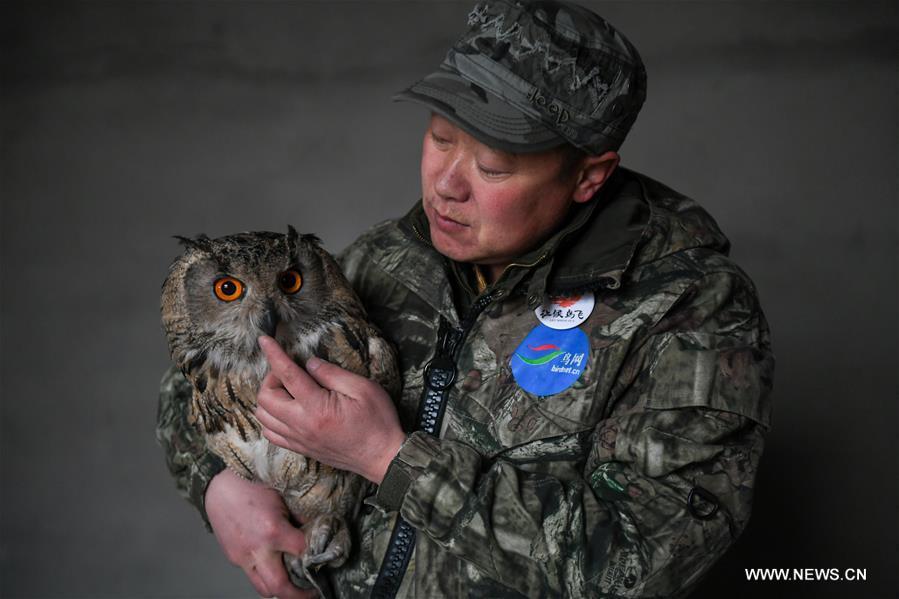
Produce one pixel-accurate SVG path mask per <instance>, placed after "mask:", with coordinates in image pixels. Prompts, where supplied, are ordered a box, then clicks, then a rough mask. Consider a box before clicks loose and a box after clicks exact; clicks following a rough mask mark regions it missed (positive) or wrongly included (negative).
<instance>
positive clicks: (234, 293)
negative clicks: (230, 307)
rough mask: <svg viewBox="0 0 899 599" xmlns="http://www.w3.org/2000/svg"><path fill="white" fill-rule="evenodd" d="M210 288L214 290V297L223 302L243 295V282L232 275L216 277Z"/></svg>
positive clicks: (231, 300)
mask: <svg viewBox="0 0 899 599" xmlns="http://www.w3.org/2000/svg"><path fill="white" fill-rule="evenodd" d="M212 288H213V289H214V290H215V297H217V298H219V299H220V300H222V301H223V302H233V301H234V300H236V299H240V296H242V295H243V283H241V282H240V281H238V280H237V279H235V278H234V277H222V278H220V279H216V281H215V283H214V284H213V286H212Z"/></svg>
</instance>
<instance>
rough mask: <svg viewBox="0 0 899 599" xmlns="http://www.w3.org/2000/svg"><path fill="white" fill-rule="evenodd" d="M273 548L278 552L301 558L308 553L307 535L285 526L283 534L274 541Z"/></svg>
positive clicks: (288, 525)
mask: <svg viewBox="0 0 899 599" xmlns="http://www.w3.org/2000/svg"><path fill="white" fill-rule="evenodd" d="M273 546H274V548H275V549H277V550H278V551H283V552H284V553H287V554H289V555H297V556H299V555H302V554H303V552H304V551H306V535H304V534H303V531H302V530H300V529H299V528H294V527H293V526H291V525H290V524H285V525H284V527H283V531H282V532H281V534H279V535H278V537H277V538H276V539H274V541H273Z"/></svg>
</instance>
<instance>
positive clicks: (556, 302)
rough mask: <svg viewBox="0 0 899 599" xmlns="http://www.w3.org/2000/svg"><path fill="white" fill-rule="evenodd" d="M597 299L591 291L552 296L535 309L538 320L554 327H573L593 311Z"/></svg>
mask: <svg viewBox="0 0 899 599" xmlns="http://www.w3.org/2000/svg"><path fill="white" fill-rule="evenodd" d="M594 304H595V300H594V299H593V294H592V293H590V292H587V293H582V294H581V295H569V296H567V297H566V296H552V297H550V298H549V299H547V301H545V302H543V304H542V305H541V306H539V307H537V309H536V310H534V314H536V315H537V320H539V321H540V322H542V323H543V324H545V325H546V326H548V327H550V328H553V329H573V328H574V327H576V326H578V325H579V324H581V323H582V322H584V321H585V320H587V318H588V317H589V316H590V314H592V313H593V305H594Z"/></svg>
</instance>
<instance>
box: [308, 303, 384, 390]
mask: <svg viewBox="0 0 899 599" xmlns="http://www.w3.org/2000/svg"><path fill="white" fill-rule="evenodd" d="M317 354H318V355H319V356H321V357H323V358H325V359H326V360H328V361H329V362H332V363H334V364H337V365H338V366H340V367H341V368H345V369H346V370H349V371H350V372H354V373H356V374H359V375H362V376H364V377H366V378H370V379H372V380H373V381H375V382H376V383H378V384H380V385H381V386H382V387H384V389H385V390H387V392H388V393H389V394H390V397H392V398H396V397H397V395H398V394H399V390H400V384H399V383H400V377H399V370H398V368H397V363H396V353H395V352H394V351H393V347H391V345H390V343H388V342H387V340H386V339H384V338H383V337H382V336H381V333H380V332H379V331H378V330H377V329H376V328H375V327H374V326H372V325H371V324H369V323H368V322H366V321H364V320H361V319H359V318H355V317H352V316H345V317H344V318H341V319H340V320H339V321H337V322H335V326H334V327H333V329H332V331H331V334H330V335H329V336H328V338H327V341H326V342H322V344H321V345H320V347H319V352H317Z"/></svg>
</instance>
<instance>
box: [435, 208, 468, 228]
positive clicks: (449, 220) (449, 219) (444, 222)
mask: <svg viewBox="0 0 899 599" xmlns="http://www.w3.org/2000/svg"><path fill="white" fill-rule="evenodd" d="M431 210H432V211H433V212H434V220H435V221H436V222H435V223H434V224H435V225H437V226H438V227H440V228H441V229H459V228H462V227H464V228H467V227H469V225H468V224H466V223H465V222H463V221H462V220H460V219H458V218H454V216H455V215H452V214H450V213H447V214H441V212H440V211H439V210H437V208H434V207H433V206H431Z"/></svg>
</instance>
